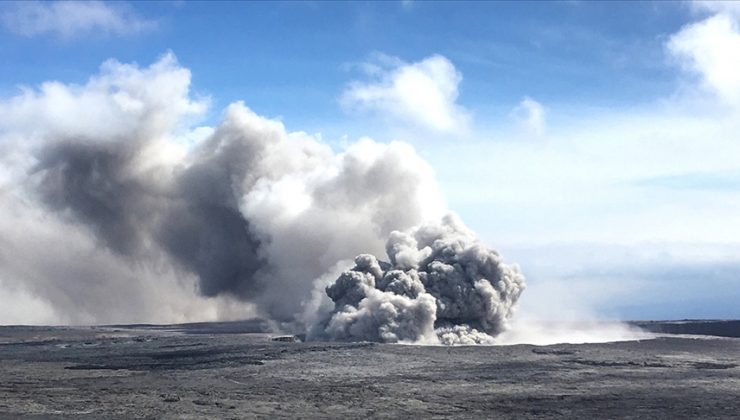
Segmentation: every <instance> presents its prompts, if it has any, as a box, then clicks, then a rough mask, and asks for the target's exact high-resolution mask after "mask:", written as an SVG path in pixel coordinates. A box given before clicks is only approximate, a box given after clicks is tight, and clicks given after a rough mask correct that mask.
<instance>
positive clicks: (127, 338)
mask: <svg viewBox="0 0 740 420" xmlns="http://www.w3.org/2000/svg"><path fill="white" fill-rule="evenodd" d="M258 324H259V323H254V322H244V323H214V324H191V325H179V326H145V325H138V326H137V325H133V326H110V327H75V328H68V327H0V378H2V381H0V418H7V417H20V416H33V417H42V418H48V417H60V418H68V417H74V418H77V417H80V418H132V417H149V418H203V417H210V418H245V417H249V418H254V417H258V418H259V417H264V418H275V417H290V418H296V417H301V418H316V417H336V418H365V417H388V418H391V417H392V418H397V417H407V416H416V418H435V417H437V418H449V417H456V418H460V417H466V418H470V417H472V418H497V417H503V418H527V417H529V418H553V417H563V418H569V419H570V418H614V417H619V418H671V419H672V418H706V417H711V418H738V416H740V414H739V413H740V339H738V338H721V337H709V336H704V337H699V336H681V335H675V336H661V337H658V338H655V339H649V340H643V341H630V342H618V343H602V344H579V345H572V344H560V345H552V346H541V347H537V346H531V345H515V346H486V347H484V346H470V347H441V346H434V347H432V346H426V347H425V346H407V345H386V344H371V343H300V342H291V341H290V338H289V337H288V338H286V337H281V338H279V339H276V337H275V336H274V335H271V334H266V333H254V332H253V331H259V330H260V325H258Z"/></svg>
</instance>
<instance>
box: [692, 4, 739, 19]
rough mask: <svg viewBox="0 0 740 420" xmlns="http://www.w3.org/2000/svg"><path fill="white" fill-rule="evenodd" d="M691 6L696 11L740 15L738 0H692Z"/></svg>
mask: <svg viewBox="0 0 740 420" xmlns="http://www.w3.org/2000/svg"><path fill="white" fill-rule="evenodd" d="M691 8H692V9H694V10H695V11H698V12H711V13H725V14H729V15H733V16H735V17H736V18H737V17H740V2H737V1H709V0H701V1H696V0H695V1H692V2H691Z"/></svg>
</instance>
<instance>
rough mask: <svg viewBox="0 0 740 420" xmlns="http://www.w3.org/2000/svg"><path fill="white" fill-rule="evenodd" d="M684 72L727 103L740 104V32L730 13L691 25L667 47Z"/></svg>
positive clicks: (717, 15)
mask: <svg viewBox="0 0 740 420" xmlns="http://www.w3.org/2000/svg"><path fill="white" fill-rule="evenodd" d="M667 47H668V50H669V52H670V53H671V54H673V55H674V56H676V57H677V58H678V59H679V60H681V61H680V62H681V65H682V67H683V68H684V69H686V70H688V71H690V72H692V73H695V74H697V75H698V76H699V77H700V79H701V82H702V85H703V87H704V88H706V89H708V90H710V91H712V92H713V93H714V94H716V95H717V96H718V97H719V98H720V99H722V100H723V101H724V102H726V103H728V104H731V105H740V29H739V28H738V24H737V21H736V20H735V18H733V16H732V15H731V14H730V13H719V14H716V15H714V16H711V17H709V18H707V19H705V20H702V21H700V22H696V23H692V24H689V25H687V26H685V27H684V28H682V29H681V31H679V32H678V33H676V34H674V35H673V36H672V37H671V38H670V40H669V41H668V44H667Z"/></svg>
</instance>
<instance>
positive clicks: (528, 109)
mask: <svg viewBox="0 0 740 420" xmlns="http://www.w3.org/2000/svg"><path fill="white" fill-rule="evenodd" d="M545 114H546V110H545V107H544V106H542V104H541V103H539V102H537V101H535V100H534V99H532V98H530V97H524V99H522V100H521V102H519V105H517V106H516V107H515V108H514V109H513V110H512V112H511V115H512V117H514V119H516V120H517V121H518V122H519V123H520V124H521V125H522V126H523V127H524V128H525V129H526V130H527V131H528V132H530V133H532V134H535V135H537V136H541V135H543V134H544V133H545V128H546V120H545Z"/></svg>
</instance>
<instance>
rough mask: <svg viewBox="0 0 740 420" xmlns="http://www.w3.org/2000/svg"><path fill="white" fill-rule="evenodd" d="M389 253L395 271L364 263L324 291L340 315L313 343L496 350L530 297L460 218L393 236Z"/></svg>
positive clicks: (371, 260) (365, 259) (366, 259)
mask: <svg viewBox="0 0 740 420" xmlns="http://www.w3.org/2000/svg"><path fill="white" fill-rule="evenodd" d="M386 250H387V253H388V257H389V259H390V263H387V262H383V261H378V259H377V258H376V257H374V256H372V255H368V254H363V255H360V256H358V257H357V258H355V267H354V268H352V269H351V270H349V271H345V272H344V273H342V274H341V275H340V276H339V278H338V279H337V280H336V282H334V283H333V284H332V285H330V286H328V287H327V288H326V293H327V294H328V295H329V297H330V298H331V299H332V301H333V302H334V309H333V311H332V312H331V313H330V314H329V315H328V316H326V317H325V318H324V319H323V320H322V322H321V323H320V324H319V326H318V328H315V329H314V330H313V331H312V334H313V336H314V337H325V338H331V339H337V340H368V341H382V342H394V343H395V342H427V343H435V342H441V343H443V344H480V343H492V342H493V336H495V335H497V334H499V333H500V332H502V331H503V330H504V329H505V328H506V322H507V320H508V318H509V317H510V316H511V314H512V310H513V308H514V305H515V304H516V302H517V300H518V299H519V295H520V294H521V292H522V290H523V289H524V277H523V276H522V275H521V273H520V272H519V269H518V268H517V267H516V266H507V265H505V264H503V263H502V262H501V258H500V256H499V255H498V254H497V253H496V251H494V250H491V249H489V248H487V247H486V246H485V245H483V244H482V243H481V242H480V241H479V240H478V239H477V238H476V237H475V235H474V234H473V233H472V232H471V231H470V230H468V229H467V228H466V227H465V226H463V225H462V223H461V222H460V221H459V220H458V219H457V218H455V217H454V216H450V215H448V216H445V218H444V219H443V220H442V222H441V223H430V224H425V225H422V226H420V227H417V228H414V229H412V230H410V231H408V232H398V231H397V232H393V233H392V234H391V237H390V239H389V240H388V243H387V246H386Z"/></svg>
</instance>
